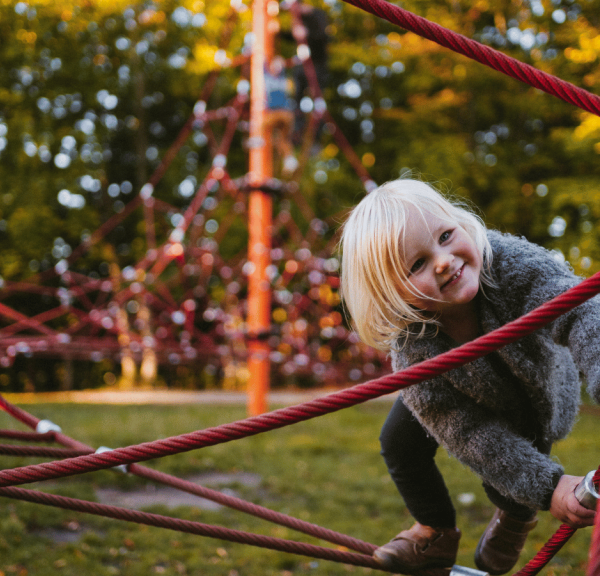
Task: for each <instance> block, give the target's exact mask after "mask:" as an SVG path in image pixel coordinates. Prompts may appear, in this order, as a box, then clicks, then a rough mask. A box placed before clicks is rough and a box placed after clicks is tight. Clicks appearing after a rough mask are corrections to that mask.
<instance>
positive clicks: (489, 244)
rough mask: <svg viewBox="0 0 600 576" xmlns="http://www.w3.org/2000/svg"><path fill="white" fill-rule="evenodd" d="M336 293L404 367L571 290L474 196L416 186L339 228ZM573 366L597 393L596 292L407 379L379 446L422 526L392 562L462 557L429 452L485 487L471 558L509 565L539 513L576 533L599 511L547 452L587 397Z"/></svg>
mask: <svg viewBox="0 0 600 576" xmlns="http://www.w3.org/2000/svg"><path fill="white" fill-rule="evenodd" d="M340 247H341V250H342V296H343V299H344V302H345V306H346V308H347V310H348V312H349V314H350V316H351V318H352V321H353V324H354V327H355V328H356V330H357V332H358V334H359V335H360V337H361V338H362V339H363V340H364V341H365V342H366V343H367V344H369V345H371V346H374V347H377V348H379V349H383V350H387V351H389V352H390V354H391V359H392V367H393V369H394V370H401V369H403V368H406V367H408V366H411V365H413V364H417V363H419V362H421V361H423V360H426V359H428V358H433V357H435V356H437V355H439V354H441V353H443V352H447V351H449V350H451V349H452V348H454V347H456V346H459V345H460V344H463V343H465V342H469V341H471V340H474V339H475V338H477V337H479V336H481V335H483V334H486V333H488V332H491V331H493V330H495V329H497V328H499V327H501V326H503V325H504V324H506V323H508V322H510V321H512V320H514V319H516V318H518V317H520V316H522V315H524V314H526V313H527V312H529V311H531V310H533V309H534V308H537V307H538V306H540V305H541V304H543V303H544V302H546V301H548V300H550V299H552V298H554V297H555V296H558V295H559V294H561V293H563V292H565V291H566V290H568V289H569V288H571V287H573V286H575V285H576V284H578V283H579V282H580V281H581V279H580V278H578V277H577V276H575V275H574V274H573V272H572V270H571V269H570V267H569V266H568V264H566V263H564V261H561V260H559V259H558V258H557V257H556V255H555V254H553V253H552V252H549V251H548V250H546V249H544V248H541V247H540V246H537V245H535V244H532V243H530V242H528V241H527V240H525V239H524V238H522V237H516V236H513V235H510V234H503V233H500V232H497V231H495V230H490V229H487V228H486V227H485V226H484V224H483V221H482V220H481V219H480V218H479V217H478V216H477V215H476V214H475V213H474V212H473V211H472V210H471V209H470V207H469V206H468V205H466V204H465V202H461V201H458V200H457V199H452V198H449V197H446V196H445V195H442V194H441V193H439V192H438V191H437V190H435V189H434V188H433V187H432V186H430V185H429V184H426V183H424V182H421V181H419V180H416V179H408V178H407V179H399V180H395V181H392V182H388V183H386V184H384V185H382V186H380V187H379V188H377V189H375V190H373V191H372V192H370V193H369V194H367V196H365V198H364V199H363V200H361V202H359V203H358V205H357V206H356V207H355V208H354V209H353V210H352V212H351V213H350V215H349V217H348V218H347V220H346V222H345V223H344V225H343V229H342V237H341V241H340ZM580 371H581V372H582V373H583V375H584V376H585V378H586V381H587V385H588V391H589V393H590V395H591V396H592V398H593V399H594V400H596V401H599V400H600V298H599V297H595V298H593V299H591V300H588V301H587V302H585V303H584V304H581V305H580V306H578V307H576V308H575V309H573V310H571V311H569V312H567V313H566V314H564V315H563V316H560V317H559V318H558V319H556V320H554V321H553V322H551V323H550V324H549V325H547V326H546V327H544V328H542V329H540V330H538V331H536V332H534V333H533V334H530V335H528V336H526V337H524V338H522V339H520V340H518V341H517V342H514V343H512V344H508V345H507V346H505V347H503V348H501V349H499V350H497V351H495V352H492V353H491V354H488V355H487V356H484V357H482V358H479V359H477V360H474V361H473V362H471V363H468V364H466V365H464V366H462V367H459V368H454V369H452V370H451V371H449V372H446V373H444V374H442V375H440V376H436V377H434V378H431V379H429V380H426V381H424V382H421V383H418V384H416V385H413V386H410V387H408V388H404V389H403V390H402V391H401V393H400V395H399V398H398V399H397V401H396V402H395V404H394V406H393V407H392V409H391V411H390V413H389V415H388V417H387V419H386V421H385V424H384V426H383V429H382V432H381V436H380V441H381V447H382V454H383V457H384V459H385V462H386V464H387V467H388V470H389V472H390V474H391V476H392V479H393V480H394V483H395V484H396V486H397V488H398V490H399V492H400V494H401V496H402V498H403V499H404V502H405V504H406V507H407V509H408V510H409V512H410V513H411V515H412V516H413V518H414V519H415V520H416V523H415V524H414V525H413V526H412V527H411V528H410V529H408V530H404V531H402V532H400V533H399V534H398V535H397V536H396V537H395V538H394V539H393V540H392V541H391V542H389V543H388V544H385V545H383V546H381V547H380V548H378V549H377V550H376V551H375V552H374V557H375V558H376V560H377V561H378V562H379V563H380V564H381V566H382V567H383V568H385V569H387V570H390V571H398V572H401V573H405V574H420V573H421V572H423V571H426V570H428V569H431V568H436V567H450V566H452V565H453V564H454V563H455V560H456V555H457V551H458V545H459V540H460V537H461V532H460V530H459V528H458V527H457V525H456V513H455V509H454V506H453V503H452V500H451V498H450V495H449V492H448V490H447V488H446V485H445V483H444V479H443V478H442V476H441V474H440V471H439V470H438V468H437V466H436V463H435V460H434V456H435V453H436V450H437V448H438V446H440V445H441V446H443V447H444V448H445V449H446V450H447V451H448V452H449V453H450V454H451V455H453V456H455V457H456V458H457V459H458V460H459V461H460V462H461V463H463V464H464V465H466V466H468V467H469V468H470V469H471V470H473V471H474V472H475V473H476V474H477V475H478V476H479V477H480V478H481V479H482V481H483V486H484V489H485V491H486V494H487V496H488V498H489V499H490V501H491V502H492V503H493V504H494V505H495V506H496V511H495V513H494V515H493V517H492V520H491V522H490V523H489V525H488V526H487V528H486V529H485V531H484V533H483V535H482V537H481V539H480V541H479V543H478V545H477V548H476V551H475V563H476V565H477V566H478V568H480V569H481V570H485V571H487V572H489V573H490V574H493V575H495V574H504V573H506V572H508V571H509V570H510V569H511V568H512V567H513V566H514V565H515V564H516V562H517V561H518V558H519V555H520V552H521V550H522V548H523V546H524V543H525V540H526V538H527V534H528V532H529V531H530V530H532V529H533V528H534V526H535V525H536V522H537V520H536V515H537V512H538V511H539V510H549V511H550V513H551V514H552V515H553V516H554V517H556V518H557V519H558V520H560V521H561V522H565V523H567V524H569V525H571V526H573V527H583V526H590V525H592V524H593V522H594V512H593V511H592V510H588V509H587V508H585V507H583V506H582V505H581V504H580V503H579V501H578V500H577V498H576V496H575V494H574V490H575V488H576V487H577V486H578V485H579V483H580V482H581V480H582V477H578V476H571V475H567V474H565V472H564V469H563V467H562V466H561V465H560V464H559V463H558V462H557V461H556V460H555V459H554V458H552V457H551V456H550V451H551V448H552V445H553V444H554V443H555V442H556V441H558V440H560V439H562V438H565V437H566V436H567V435H568V433H569V432H570V430H571V428H572V426H573V424H574V422H575V419H576V416H577V412H578V408H579V404H580V388H581V382H580V376H579V373H580Z"/></svg>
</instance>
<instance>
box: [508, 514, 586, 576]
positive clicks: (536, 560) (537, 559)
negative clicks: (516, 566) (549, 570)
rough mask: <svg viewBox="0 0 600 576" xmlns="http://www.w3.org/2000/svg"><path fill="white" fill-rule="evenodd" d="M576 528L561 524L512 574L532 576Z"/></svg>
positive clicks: (548, 560)
mask: <svg viewBox="0 0 600 576" xmlns="http://www.w3.org/2000/svg"><path fill="white" fill-rule="evenodd" d="M575 532H576V528H573V527H571V526H569V525H568V524H561V526H560V528H559V529H558V530H557V531H556V532H555V533H554V535H553V536H552V537H551V538H550V540H548V542H546V544H544V546H543V547H542V549H541V550H540V551H539V552H538V553H537V554H536V555H535V556H534V557H533V558H532V559H531V560H530V561H529V562H528V563H527V564H526V565H525V566H524V567H523V568H521V570H519V571H518V572H515V574H514V575H513V576H534V575H535V574H537V573H538V572H539V571H540V570H541V569H542V568H543V567H544V566H545V565H546V564H548V562H550V560H552V558H554V556H555V555H556V553H557V552H558V551H559V550H560V549H561V548H562V547H563V546H564V545H565V544H566V543H567V540H569V538H570V537H571V536H573V534H575Z"/></svg>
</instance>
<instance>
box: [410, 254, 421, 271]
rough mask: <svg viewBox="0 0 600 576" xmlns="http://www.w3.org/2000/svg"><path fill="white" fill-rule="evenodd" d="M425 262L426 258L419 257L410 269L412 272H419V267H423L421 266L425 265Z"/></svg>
mask: <svg viewBox="0 0 600 576" xmlns="http://www.w3.org/2000/svg"><path fill="white" fill-rule="evenodd" d="M424 263H425V260H424V259H423V258H419V259H418V260H417V261H416V262H415V263H414V264H413V265H412V266H411V269H410V273H411V274H414V273H415V272H417V270H419V268H421V266H423V264H424Z"/></svg>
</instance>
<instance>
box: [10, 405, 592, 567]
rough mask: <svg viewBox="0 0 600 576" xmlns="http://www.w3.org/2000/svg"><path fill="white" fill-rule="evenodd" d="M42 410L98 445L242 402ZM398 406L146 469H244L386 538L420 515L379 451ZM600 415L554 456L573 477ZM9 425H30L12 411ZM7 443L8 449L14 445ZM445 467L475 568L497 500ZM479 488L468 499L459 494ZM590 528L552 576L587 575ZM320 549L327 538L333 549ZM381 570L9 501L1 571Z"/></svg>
mask: <svg viewBox="0 0 600 576" xmlns="http://www.w3.org/2000/svg"><path fill="white" fill-rule="evenodd" d="M24 408H25V409H26V410H27V411H28V412H30V413H32V414H34V415H35V416H37V417H38V418H48V419H50V420H52V421H53V422H56V423H57V424H59V425H60V426H61V427H62V429H63V431H64V432H65V434H67V435H69V436H71V437H73V438H76V439H78V440H80V441H82V442H85V443H87V444H89V445H91V446H101V445H105V446H110V447H113V448H116V447H119V446H127V445H131V444H137V443H140V442H145V441H151V440H155V439H158V438H163V437H167V436H173V435H177V434H181V433H185V432H191V431H193V430H199V429H203V428H206V427H209V426H215V425H218V424H222V423H226V422H232V421H235V420H239V419H242V418H244V417H245V409H244V407H242V406H240V407H231V406H227V407H226V406H213V405H211V406H203V405H188V406H128V407H126V406H96V405H60V404H37V405H35V404H34V405H27V406H25V407H24ZM388 409H389V404H387V403H380V402H372V403H367V404H365V405H362V406H358V407H355V408H350V409H346V410H343V411H340V412H337V413H335V414H330V415H326V416H323V417H320V418H316V419H314V420H311V421H309V422H304V423H301V424H296V425H294V426H289V427H287V428H283V429H281V430H275V431H272V432H266V433H263V434H260V435H258V436H255V437H253V438H246V439H243V440H237V441H235V442H229V443H226V444H222V445H219V446H214V447H209V448H204V449H201V450H196V451H193V452H189V453H186V454H180V455H177V456H171V457H167V458H162V459H160V460H154V461H151V462H149V463H146V465H147V466H149V467H154V468H157V469H160V470H162V471H164V472H167V473H170V474H174V475H176V476H179V477H185V476H190V475H194V474H199V473H202V472H209V471H222V472H233V471H245V472H252V473H255V474H258V475H260V477H261V478H262V482H261V485H260V487H259V489H249V488H247V487H244V486H236V487H235V489H236V492H237V493H238V494H239V495H240V496H241V497H243V498H245V499H247V500H251V501H253V502H256V503H258V504H261V505H264V506H267V507H269V508H272V509H274V510H277V511H281V512H284V513H287V514H290V515H292V516H296V517H298V518H301V519H304V520H308V521H310V522H313V523H316V524H319V525H322V526H325V527H327V528H331V529H333V530H336V531H338V532H342V533H346V534H350V535H352V536H355V537H357V538H360V539H363V540H366V541H368V542H373V543H376V544H382V543H384V542H387V541H388V540H389V539H390V538H391V537H392V536H394V535H395V534H396V533H397V532H399V531H400V530H401V529H404V528H407V527H408V526H410V525H411V523H412V520H411V518H410V516H409V515H408V513H407V511H406V510H405V508H404V505H403V503H402V501H401V499H400V497H399V496H398V495H397V493H396V490H395V487H394V485H393V484H392V482H391V480H390V478H389V476H388V474H387V471H386V468H385V465H384V462H383V460H382V458H381V456H380V455H379V444H378V436H379V430H380V428H381V425H382V423H383V421H384V419H385V416H386V414H387V411H388ZM599 418H600V417H598V416H595V415H593V414H583V415H582V416H581V418H580V420H579V422H578V424H577V426H576V429H575V431H574V433H573V434H572V435H571V436H570V438H569V439H568V440H565V441H563V442H562V443H560V444H559V445H557V446H556V449H555V451H554V454H555V456H556V457H557V458H558V460H559V461H560V462H562V464H563V465H564V466H565V468H566V470H567V472H568V473H570V474H578V475H583V474H585V473H586V472H588V471H589V470H592V469H595V468H596V467H597V466H598V464H599V463H600V462H599V459H600V457H599V451H598V450H597V445H598V441H597V435H596V434H595V431H596V429H597V428H598V424H599V423H600V419H599ZM0 428H13V429H14V428H18V429H25V428H24V427H23V426H21V425H19V424H18V423H16V422H15V421H14V420H13V419H12V418H10V417H9V416H7V415H6V414H4V413H2V414H0ZM0 442H3V443H7V442H6V441H4V440H0ZM40 461H42V460H40V459H32V458H30V459H26V458H15V457H8V456H2V457H0V467H2V468H12V467H16V466H23V465H26V464H29V463H38V462H40ZM438 461H439V465H440V467H441V468H442V472H443V474H444V476H445V478H446V481H447V483H448V486H449V489H450V491H451V493H452V495H453V496H454V498H455V501H456V505H457V509H458V514H459V526H460V528H461V529H462V531H463V539H462V541H461V550H460V554H459V558H458V562H457V563H458V564H462V565H464V566H471V567H473V566H474V564H473V552H474V549H475V546H476V544H477V541H478V539H479V536H480V534H481V532H482V530H483V529H484V527H485V526H486V524H487V522H488V520H489V517H490V516H491V514H492V511H493V508H492V506H491V504H490V503H489V502H488V500H487V499H486V497H485V495H484V492H483V489H482V488H481V485H480V482H479V480H478V479H477V478H476V477H475V476H474V475H473V474H472V473H471V472H469V471H468V470H467V469H465V468H464V467H462V466H461V465H460V464H458V462H456V460H454V459H451V458H449V457H448V456H447V455H446V454H445V453H444V452H443V451H440V453H439V455H438ZM146 484H147V482H146V481H145V480H140V479H137V478H135V477H131V476H123V475H119V474H116V473H114V472H112V471H100V472H94V473H90V474H85V475H81V476H75V477H71V478H65V479H61V480H55V481H50V482H46V483H44V482H40V483H38V484H36V485H34V486H33V487H35V488H37V489H40V490H47V491H52V492H55V493H59V494H62V495H65V496H72V497H77V498H84V499H91V500H93V499H95V491H94V489H95V488H97V487H107V486H118V487H121V488H123V489H135V488H136V487H144V486H145V485H146ZM465 493H471V494H473V495H474V497H475V500H474V502H473V503H471V504H468V505H466V504H460V503H459V502H458V498H457V497H458V496H459V495H461V494H465ZM148 510H149V511H152V512H157V513H163V514H166V515H173V516H177V517H181V518H186V519H190V520H197V521H200V522H204V523H209V524H218V525H222V526H225V527H229V528H234V529H238V530H246V531H250V532H257V533H261V534H266V535H270V536H276V537H280V538H288V539H292V540H301V541H307V542H311V543H316V544H323V543H322V542H319V541H316V540H314V539H312V538H310V537H308V536H305V535H303V534H299V533H297V532H294V531H292V530H290V529H287V528H283V527H280V526H276V525H273V524H269V523H267V522H265V521H263V520H260V519H257V518H254V517H251V516H247V515H245V514H242V513H240V512H237V511H234V510H230V509H227V508H222V509H220V510H218V511H205V510H199V509H197V508H191V507H187V508H179V509H177V510H168V509H166V508H165V507H163V506H156V505H155V506H152V507H151V508H149V509H148ZM77 526H79V527H80V532H82V536H81V537H80V539H79V540H77V541H75V542H58V543H57V542H54V541H53V540H52V539H50V538H49V537H48V534H49V530H51V529H53V530H62V531H65V529H67V531H68V528H69V527H71V528H73V527H77ZM558 526H559V523H558V521H556V520H554V519H553V518H552V517H551V516H550V515H549V514H548V513H541V514H540V522H539V524H538V526H537V528H536V529H535V530H534V532H532V534H531V536H530V538H529V539H528V541H527V545H526V548H525V551H524V553H523V555H522V561H521V562H520V563H519V564H518V565H517V567H516V568H515V571H516V569H517V568H519V567H521V566H523V565H524V564H525V563H526V562H527V561H528V560H529V559H531V558H532V557H533V556H534V555H535V553H536V552H537V550H539V548H540V547H541V546H542V545H543V544H544V543H545V542H546V541H547V540H548V538H550V536H551V535H552V534H553V533H554V532H555V531H556V529H557V528H558ZM590 535H591V530H590V529H587V530H581V531H579V532H578V533H576V534H575V536H574V537H573V538H572V539H571V540H570V541H569V542H568V543H567V544H566V546H565V547H564V548H563V549H562V550H561V551H560V552H559V554H558V555H557V557H556V558H555V559H554V560H553V561H552V563H551V564H550V566H549V567H548V568H546V569H545V570H544V572H543V573H544V574H552V575H563V574H564V575H566V574H569V575H572V576H584V574H585V567H586V561H587V554H588V548H589V538H590ZM323 545H327V544H326V543H325V544H323ZM348 573H354V574H381V573H382V572H379V571H375V570H370V569H365V568H358V567H351V566H344V565H341V564H336V563H332V562H327V561H320V560H319V561H315V560H312V559H310V558H305V557H302V556H296V555H292V554H284V553H278V552H272V551H270V550H264V549H260V548H256V547H251V546H245V545H241V544H233V543H229V542H223V541H220V540H214V539H209V538H202V537H197V536H192V535H187V534H181V533H178V532H173V531H169V530H163V529H159V528H150V527H145V526H140V525H137V524H130V523H125V522H120V521H116V520H109V519H104V518H98V517H95V516H90V515H85V514H80V513H75V512H69V511H63V510H60V509H55V508H50V507H46V506H41V505H35V504H28V503H24V502H19V501H14V500H8V499H4V498H0V576H2V575H3V574H4V575H5V576H8V575H12V574H15V575H19V576H25V575H27V576H49V575H54V574H57V575H65V576H66V575H69V576H70V575H72V576H82V575H84V576H85V575H90V576H91V575H93V576H104V575H115V574H122V575H126V576H130V575H131V576H137V575H140V576H141V575H144V576H149V575H153V574H166V575H173V576H175V575H182V574H183V575H202V576H213V575H214V576H255V575H261V576H296V575H298V576H299V575H308V574H314V575H317V574H318V575H319V576H324V575H328V576H329V575H330V576H334V575H336V576H337V575H339V576H342V575H347V574H348Z"/></svg>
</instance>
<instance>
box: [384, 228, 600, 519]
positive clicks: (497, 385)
mask: <svg viewBox="0 0 600 576" xmlns="http://www.w3.org/2000/svg"><path fill="white" fill-rule="evenodd" d="M488 238H489V240H490V243H491V245H492V250H493V261H492V270H493V274H494V277H495V280H496V282H497V288H485V295H483V294H482V293H481V291H480V293H479V294H478V295H477V297H476V299H475V303H476V306H477V312H478V319H479V330H480V333H481V334H484V333H488V332H491V331H492V330H495V329H496V328H499V327H500V326H502V325H504V324H506V323H507V322H510V321H511V320H514V319H515V318H518V317H519V316H522V315H523V314H525V313H527V312H529V311H531V310H533V309H534V308H537V307H538V306H540V305H541V304H543V303H544V302H546V301H548V300H550V299H552V298H554V297H555V296H557V295H559V294H561V293H563V292H565V291H566V290H567V289H569V288H571V287H572V286H574V285H576V284H578V283H579V282H580V281H581V279H580V278H578V277H576V276H575V275H574V274H573V273H572V271H571V270H570V269H569V268H568V266H567V265H565V264H564V263H561V262H559V261H557V259H556V258H555V257H554V255H553V254H552V253H550V252H549V251H548V250H545V249H543V248H541V247H539V246H537V245H534V244H531V243H530V242H528V241H527V240H525V239H523V238H517V237H515V236H511V235H508V234H501V233H499V232H495V231H489V232H488ZM455 345H456V344H455V343H454V342H453V341H451V340H450V339H449V338H448V337H447V336H446V335H444V334H442V333H439V334H438V335H437V336H433V335H430V336H425V337H423V338H419V339H410V340H409V341H408V343H407V344H406V345H405V346H404V348H403V349H402V350H400V351H399V352H392V366H393V368H394V370H400V369H402V368H404V367H407V366H410V365H412V364H416V363H417V362H420V361H422V360H425V359H427V358H431V357H433V356H436V355H438V354H441V353H442V352H446V351H447V350H449V349H450V348H452V347H453V346H455ZM579 371H581V372H582V373H583V375H584V376H585V378H586V380H587V383H588V390H589V392H590V394H591V396H592V398H594V400H596V401H600V297H595V298H593V299H592V300H589V301H588V302H586V303H584V304H582V305H581V306H578V307H577V308H575V309H574V310H572V311H571V312H569V313H567V314H565V315H563V316H561V317H560V318H559V319H557V320H555V321H554V322H552V323H551V324H550V325H548V326H546V327H545V328H542V329H540V330H538V331H536V332H534V333H533V334H531V335H529V336H527V337H525V338H523V339H521V340H519V341H517V342H515V343H513V344H509V345H508V346H505V347H504V348H502V349H501V350H499V351H497V352H494V353H492V354H490V355H488V356H485V357H483V358H479V359H478V360H475V361H474V362H471V363H469V364H466V365H465V366H462V367H459V368H455V369H454V370H451V371H450V372H447V373H445V374H442V375H441V376H438V377H436V378H432V379H431V380H428V381H426V382H422V383H420V384H416V385H414V386H411V387H409V388H406V389H404V390H403V391H402V397H403V399H404V402H405V404H406V406H407V407H408V408H409V409H410V410H411V411H412V412H413V414H414V415H415V416H416V417H417V419H418V420H419V421H420V422H421V424H422V425H423V426H424V428H425V429H426V430H427V431H428V433H429V434H431V435H432V436H433V437H434V438H435V439H436V440H437V441H438V443H439V444H440V445H442V446H444V447H445V448H446V449H447V450H448V452H449V453H450V454H452V455H454V456H455V457H456V458H457V459H458V460H459V461H460V462H462V463H463V464H465V465H467V466H468V467H469V468H471V469H472V470H473V471H474V472H475V473H476V474H477V475H479V476H480V477H481V478H482V480H483V481H484V482H486V483H487V484H490V485H491V486H493V487H494V488H496V490H498V491H499V492H500V493H501V494H503V495H504V496H507V497H509V498H511V499H513V500H514V501H516V502H519V503H521V504H524V505H526V506H529V507H532V508H535V509H548V508H549V506H550V499H551V497H552V492H553V491H554V488H555V487H556V484H557V482H558V480H559V478H560V476H561V475H562V474H563V469H562V467H561V466H560V465H559V464H558V463H557V462H556V461H554V460H553V459H552V458H551V457H549V456H547V455H545V454H544V453H542V452H540V450H538V449H537V448H536V446H534V444H536V445H537V446H539V445H544V444H545V445H546V446H551V445H552V444H553V443H554V442H556V441H557V440H560V439H561V438H564V437H565V436H566V435H567V434H568V433H569V432H570V430H571V428H572V426H573V424H574V422H575V418H576V416H577V412H578V408H579V403H580V389H581V384H580V379H579Z"/></svg>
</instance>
